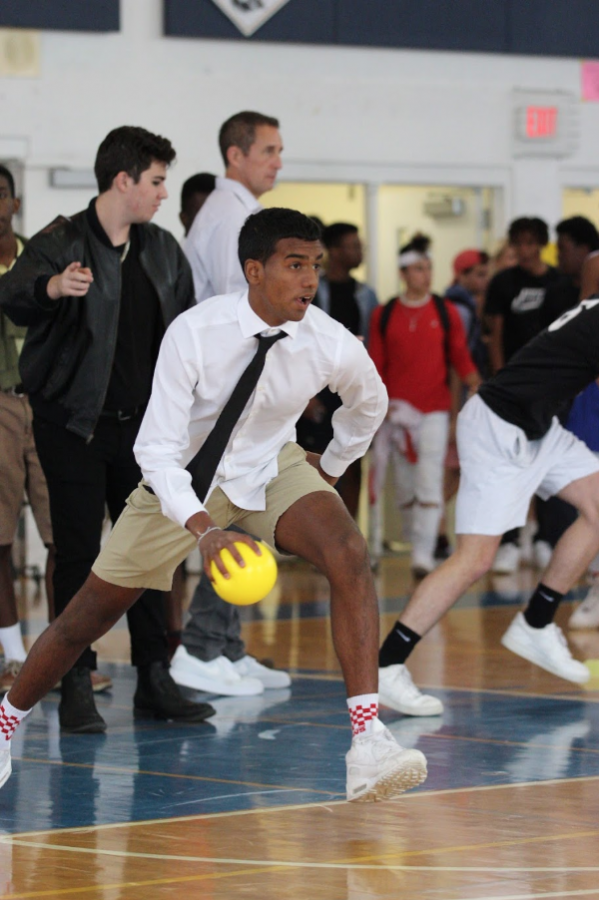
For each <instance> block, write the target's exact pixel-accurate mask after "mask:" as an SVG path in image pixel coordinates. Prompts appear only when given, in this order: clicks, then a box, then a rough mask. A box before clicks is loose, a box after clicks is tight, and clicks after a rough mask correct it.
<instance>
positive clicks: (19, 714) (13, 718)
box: [0, 697, 31, 742]
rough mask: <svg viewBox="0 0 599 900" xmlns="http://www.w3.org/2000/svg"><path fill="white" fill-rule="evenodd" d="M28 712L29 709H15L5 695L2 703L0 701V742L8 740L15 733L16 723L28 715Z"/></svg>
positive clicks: (18, 723) (19, 722)
mask: <svg viewBox="0 0 599 900" xmlns="http://www.w3.org/2000/svg"><path fill="white" fill-rule="evenodd" d="M30 712H31V710H30V709H28V710H26V711H25V712H23V710H21V709H16V707H14V706H13V705H12V704H11V703H9V702H8V698H7V697H5V698H4V700H3V701H2V703H0V742H2V741H10V739H11V737H12V736H13V734H14V733H15V729H16V727H17V725H20V724H21V722H22V721H23V719H24V718H25V716H28V715H29V713H30Z"/></svg>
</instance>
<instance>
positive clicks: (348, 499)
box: [338, 459, 362, 519]
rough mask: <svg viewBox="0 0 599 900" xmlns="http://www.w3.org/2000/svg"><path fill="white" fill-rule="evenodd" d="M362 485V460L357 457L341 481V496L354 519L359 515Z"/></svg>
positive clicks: (339, 489) (339, 488)
mask: <svg viewBox="0 0 599 900" xmlns="http://www.w3.org/2000/svg"><path fill="white" fill-rule="evenodd" d="M361 487H362V460H361V459H356V460H355V461H354V462H353V463H351V465H349V466H348V467H347V469H346V470H345V473H344V475H343V478H342V479H341V481H340V482H339V485H338V491H339V496H340V497H341V499H342V500H343V502H344V503H345V505H346V506H347V509H348V511H349V514H350V516H351V517H352V519H356V518H357V516H358V508H359V506H360V490H361Z"/></svg>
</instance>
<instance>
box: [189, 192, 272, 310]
mask: <svg viewBox="0 0 599 900" xmlns="http://www.w3.org/2000/svg"><path fill="white" fill-rule="evenodd" d="M259 209H262V207H261V206H260V204H259V203H258V201H257V200H256V198H255V197H254V195H253V194H252V193H251V192H250V191H248V189H247V188H246V187H244V185H243V184H241V182H239V181H234V180H233V179H232V178H217V179H216V189H215V190H214V191H212V193H211V194H210V195H209V197H208V199H207V200H206V202H205V203H204V205H203V206H202V208H201V209H200V211H199V213H198V214H197V216H196V217H195V219H194V221H193V225H192V226H191V229H190V231H189V234H188V235H187V237H186V238H185V242H184V244H183V252H184V253H185V255H186V257H187V259H188V260H189V264H190V266H191V271H192V272H193V283H194V288H195V295H196V303H201V302H202V301H203V300H207V299H208V298H209V297H214V296H216V295H217V294H230V293H231V292H232V291H244V290H245V289H246V287H247V282H246V280H245V275H244V274H243V269H242V268H241V263H240V262H239V256H238V252H237V245H238V238H239V232H240V231H241V226H242V225H243V223H244V222H245V220H246V219H247V217H248V216H249V215H250V214H251V213H254V212H258V210H259Z"/></svg>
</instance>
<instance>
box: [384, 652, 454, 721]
mask: <svg viewBox="0 0 599 900" xmlns="http://www.w3.org/2000/svg"><path fill="white" fill-rule="evenodd" d="M379 701H380V703H382V704H383V706H390V707H391V709H396V710H397V712H400V713H403V714H404V716H440V715H441V713H442V712H443V704H442V703H441V701H440V700H439V699H438V698H437V697H432V696H431V695H430V694H423V693H421V692H420V691H419V690H418V688H417V687H416V685H415V684H414V682H413V681H412V676H411V675H410V673H409V671H408V669H407V667H406V666H404V665H401V664H397V665H394V666H384V667H382V668H380V669H379Z"/></svg>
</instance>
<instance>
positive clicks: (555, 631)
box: [547, 622, 572, 656]
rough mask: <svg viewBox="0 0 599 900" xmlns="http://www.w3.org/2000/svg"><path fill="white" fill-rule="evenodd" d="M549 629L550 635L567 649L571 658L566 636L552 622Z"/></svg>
mask: <svg viewBox="0 0 599 900" xmlns="http://www.w3.org/2000/svg"><path fill="white" fill-rule="evenodd" d="M547 627H548V629H549V633H550V634H552V635H553V636H554V638H555V639H556V640H557V642H558V643H559V644H561V646H562V647H565V649H566V650H567V651H568V656H571V655H572V654H571V653H570V648H569V647H568V642H567V640H566V636H565V634H564V632H563V631H562V630H561V628H560V627H559V625H556V624H555V622H552V623H551V624H550V625H548V626H547Z"/></svg>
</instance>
